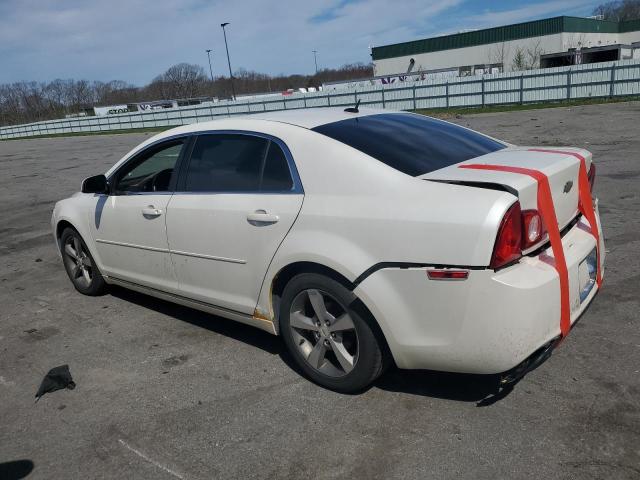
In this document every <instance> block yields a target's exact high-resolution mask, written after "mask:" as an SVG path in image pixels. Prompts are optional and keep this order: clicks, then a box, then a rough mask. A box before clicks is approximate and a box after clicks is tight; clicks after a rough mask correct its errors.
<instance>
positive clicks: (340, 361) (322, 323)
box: [280, 273, 383, 393]
mask: <svg viewBox="0 0 640 480" xmlns="http://www.w3.org/2000/svg"><path fill="white" fill-rule="evenodd" d="M356 299H357V297H356V296H355V295H354V294H353V292H351V291H349V290H348V289H347V288H345V287H344V286H343V285H342V284H340V283H338V282H336V281H335V280H333V279H331V278H328V277H325V276H323V275H319V274H315V273H305V274H300V275H297V276H296V277H294V278H293V279H291V281H290V282H289V283H288V284H287V286H286V287H285V289H284V292H283V295H282V303H281V309H280V312H281V313H280V332H281V334H282V337H283V339H284V342H285V344H286V345H287V348H288V349H289V352H290V353H291V355H292V356H293V358H294V360H295V361H296V363H297V364H298V366H299V367H300V368H301V369H302V371H303V372H304V373H305V374H306V375H307V376H308V377H309V378H311V379H312V380H313V381H314V382H316V383H318V384H319V385H322V386H323V387H326V388H329V389H331V390H335V391H339V392H344V393H352V392H356V391H360V390H362V389H364V388H365V387H367V386H369V385H370V384H371V383H372V382H373V381H374V380H375V379H376V378H377V377H378V376H379V375H380V374H381V373H382V366H383V362H382V350H381V348H380V345H379V344H378V341H377V340H376V337H375V335H374V333H373V330H372V329H371V326H370V325H369V323H368V322H367V321H366V320H365V319H364V318H362V316H361V315H360V314H359V313H358V312H357V311H356V310H355V309H353V308H352V307H351V305H352V304H353V302H354V301H355V300H356Z"/></svg>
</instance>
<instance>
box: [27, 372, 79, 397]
mask: <svg viewBox="0 0 640 480" xmlns="http://www.w3.org/2000/svg"><path fill="white" fill-rule="evenodd" d="M63 388H68V389H69V390H73V389H74V388H76V384H75V382H74V381H73V378H71V372H70V371H69V365H61V366H59V367H55V368H52V369H51V370H49V373H47V374H46V375H45V377H44V378H43V379H42V383H41V384H40V388H39V389H38V393H36V402H37V401H38V400H40V397H42V396H43V395H44V394H45V393H51V392H55V391H56V390H62V389H63Z"/></svg>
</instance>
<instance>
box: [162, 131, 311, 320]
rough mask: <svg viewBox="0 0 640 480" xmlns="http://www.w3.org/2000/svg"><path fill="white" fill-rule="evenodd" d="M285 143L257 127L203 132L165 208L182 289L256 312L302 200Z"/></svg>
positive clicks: (206, 299) (219, 303)
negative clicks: (254, 131)
mask: <svg viewBox="0 0 640 480" xmlns="http://www.w3.org/2000/svg"><path fill="white" fill-rule="evenodd" d="M285 151H287V150H286V147H285V146H284V145H283V144H282V143H281V142H279V141H276V140H275V139H269V138H265V137H261V136H256V135H249V134H247V135H245V134H235V133H234V134H206V135H200V136H198V138H197V140H196V142H195V145H194V148H193V153H192V155H191V158H190V160H189V164H188V167H187V169H186V173H185V175H184V178H182V179H181V181H180V184H179V185H178V188H177V191H176V193H175V194H174V195H173V197H172V198H171V202H170V203H169V207H168V211H167V234H168V237H169V246H170V250H171V257H172V259H173V263H174V265H175V269H176V275H177V277H178V281H179V282H180V288H181V289H182V291H183V295H185V296H188V297H191V298H195V299H198V300H201V301H203V302H206V303H209V304H213V305H216V306H219V307H223V308H227V309H230V310H234V311H237V312H242V313H247V314H252V313H253V311H254V308H255V306H256V303H257V299H258V294H259V293H260V287H261V285H262V281H263V279H264V276H265V273H266V271H267V268H268V267H269V263H270V262H271V259H272V258H273V256H274V254H275V252H276V250H277V249H278V247H279V245H280V243H281V242H282V240H283V239H284V237H285V235H286V234H287V232H288V231H289V229H290V228H291V226H292V224H293V222H294V221H295V219H296V217H297V215H298V212H299V211H300V208H301V206H302V199H303V194H302V188H301V185H300V182H299V180H298V177H297V175H296V173H295V166H294V165H293V161H292V159H291V157H290V155H289V154H288V151H287V153H286V154H285Z"/></svg>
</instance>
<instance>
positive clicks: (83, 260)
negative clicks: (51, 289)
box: [63, 235, 93, 288]
mask: <svg viewBox="0 0 640 480" xmlns="http://www.w3.org/2000/svg"><path fill="white" fill-rule="evenodd" d="M63 255H64V261H65V264H66V266H67V270H68V271H69V276H70V277H71V281H72V282H73V283H75V284H76V285H79V286H81V287H83V288H88V287H90V286H91V282H92V281H93V262H92V261H91V257H90V256H89V252H87V249H86V247H85V246H84V245H83V243H82V241H81V240H80V238H79V237H78V236H77V235H71V236H69V237H68V238H67V241H66V242H65V244H64V248H63Z"/></svg>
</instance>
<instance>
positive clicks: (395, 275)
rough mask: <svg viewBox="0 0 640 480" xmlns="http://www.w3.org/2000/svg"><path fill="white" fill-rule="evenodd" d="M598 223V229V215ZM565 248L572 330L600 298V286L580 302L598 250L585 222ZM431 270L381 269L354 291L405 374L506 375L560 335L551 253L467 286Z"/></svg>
mask: <svg viewBox="0 0 640 480" xmlns="http://www.w3.org/2000/svg"><path fill="white" fill-rule="evenodd" d="M596 218H597V220H598V223H599V222H600V220H599V215H598V212H597V207H596ZM598 227H599V226H598ZM600 232H602V230H600ZM600 238H601V245H600V252H601V258H600V261H601V265H602V266H604V244H603V241H602V235H600ZM562 243H563V247H564V253H565V257H566V262H567V268H568V271H569V292H570V306H571V324H572V325H573V323H574V322H575V321H576V320H577V319H578V317H579V316H580V315H581V314H582V313H583V312H584V310H585V309H586V308H587V306H588V305H589V304H590V303H591V301H592V300H593V297H594V296H595V295H596V292H597V290H598V286H597V284H596V285H594V286H593V288H592V289H591V291H590V292H589V294H588V295H587V296H586V298H583V300H582V301H581V300H580V287H579V285H580V280H579V265H580V263H581V262H583V260H584V259H585V258H586V257H587V256H588V255H589V254H590V253H591V252H592V251H593V249H594V247H595V244H596V242H595V239H594V237H593V235H591V233H590V232H589V225H588V222H587V221H586V220H585V219H584V218H581V219H580V221H579V222H578V223H577V224H576V225H574V226H573V227H572V228H571V229H570V230H569V231H568V232H567V233H566V234H565V235H564V237H563V239H562ZM427 269H428V268H404V269H402V268H386V269H382V270H379V271H377V272H374V273H373V274H371V275H370V276H369V277H367V278H366V279H365V280H363V281H362V283H360V284H359V285H358V287H357V288H356V290H355V293H356V294H357V295H358V296H359V298H361V299H362V301H363V302H364V303H365V305H366V306H367V307H368V308H369V310H370V311H371V313H372V314H373V315H374V317H375V318H376V320H377V321H378V323H379V324H380V327H381V329H382V331H383V333H384V335H385V337H386V339H387V342H388V344H389V348H390V350H391V352H392V354H393V357H394V359H395V361H396V364H397V365H398V367H400V368H408V369H423V368H424V369H431V370H443V371H451V372H466V373H482V374H494V373H501V372H505V371H507V370H510V369H512V368H513V367H515V366H517V365H519V364H520V363H522V362H523V361H525V360H526V359H527V358H528V357H529V356H531V355H532V354H533V353H534V352H536V351H537V350H538V349H540V348H541V347H542V346H544V345H546V344H548V343H549V342H551V341H553V340H554V339H556V338H557V337H558V336H559V335H560V284H559V283H560V282H559V278H558V274H557V272H556V270H555V268H554V267H553V254H552V252H551V248H548V249H547V250H545V251H543V252H541V253H540V254H538V255H537V256H527V257H524V258H522V259H521V260H520V262H518V263H517V264H515V265H512V266H510V267H508V268H505V269H503V270H499V271H497V272H496V271H493V270H488V269H481V270H470V272H469V277H468V279H466V280H462V281H434V280H429V279H428V277H427V275H426V270H427Z"/></svg>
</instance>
